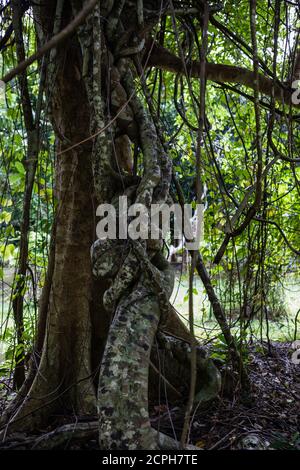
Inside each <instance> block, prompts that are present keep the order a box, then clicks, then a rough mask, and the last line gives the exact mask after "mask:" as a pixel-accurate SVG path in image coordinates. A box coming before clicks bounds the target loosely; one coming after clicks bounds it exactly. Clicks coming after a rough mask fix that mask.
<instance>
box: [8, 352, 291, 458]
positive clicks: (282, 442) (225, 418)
mask: <svg viewBox="0 0 300 470" xmlns="http://www.w3.org/2000/svg"><path fill="white" fill-rule="evenodd" d="M264 346H265V347H261V345H259V346H258V345H253V346H251V348H250V354H249V358H248V370H249V373H250V379H251V383H252V392H251V396H249V400H247V402H246V403H245V402H242V401H241V400H240V399H239V394H238V393H237V391H236V390H233V389H232V382H231V381H230V380H228V377H230V375H227V379H225V380H224V381H223V388H222V392H221V394H220V397H219V398H218V399H217V400H214V401H213V402H210V403H208V404H207V405H206V406H202V407H201V408H199V409H196V411H195V413H194V417H193V421H192V425H191V428H190V442H191V443H192V444H194V445H196V446H197V447H199V448H200V449H207V450H221V449H231V450H235V449H298V450H300V365H296V364H293V362H292V360H291V356H292V353H293V350H292V349H291V344H290V343H272V344H271V354H267V348H266V344H265V345H264ZM223 375H224V371H223ZM1 382H2V387H1V388H0V414H1V412H3V409H4V407H5V403H7V402H6V400H7V397H8V396H7V387H4V386H3V385H4V382H5V380H3V379H2V380H1ZM5 390H6V391H5ZM5 396H6V398H5ZM10 398H12V397H10ZM184 412H185V408H184V405H183V404H179V406H176V407H169V406H168V405H167V404H161V405H158V404H155V403H151V405H150V415H151V422H152V425H153V427H155V428H157V429H158V428H159V430H160V431H161V432H164V433H166V434H169V435H170V436H172V437H174V436H176V438H177V439H180V433H181V430H182V426H183V418H184ZM55 421H56V426H58V427H59V426H63V425H66V424H71V428H72V431H71V434H70V432H69V433H68V434H67V439H61V436H59V435H55V436H54V440H53V441H52V442H51V440H52V437H51V435H50V434H49V433H50V431H51V430H52V429H53V427H52V428H50V427H49V429H44V430H43V432H41V433H40V434H39V435H35V436H26V435H24V434H21V433H16V434H15V435H12V436H11V439H9V441H8V442H6V444H4V445H3V444H2V445H1V446H0V448H2V449H3V448H9V449H24V448H25V449H30V448H37V447H38V448H39V445H37V443H38V442H39V441H40V440H41V438H42V441H43V439H44V438H45V437H47V439H44V441H45V444H46V446H48V445H49V444H50V448H60V449H71V450H79V449H87V450H96V449H97V447H98V446H97V421H96V417H94V421H93V422H92V423H91V424H92V430H91V431H89V432H88V433H87V434H86V436H84V433H82V432H79V433H78V434H77V432H76V426H79V427H80V423H84V425H86V423H87V421H86V420H83V421H82V420H80V418H79V419H78V417H76V420H75V418H73V419H66V417H56V419H55ZM60 429H61V428H60ZM51 434H53V433H51ZM56 444H58V446H57V445H56ZM44 448H45V447H44Z"/></svg>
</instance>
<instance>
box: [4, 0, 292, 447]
mask: <svg viewBox="0 0 300 470" xmlns="http://www.w3.org/2000/svg"><path fill="white" fill-rule="evenodd" d="M246 3H248V2H246ZM279 3H280V2H279ZM135 5H136V10H134V11H136V14H133V9H134V6H135ZM11 7H12V15H13V16H12V17H13V22H12V25H13V30H14V34H15V41H16V46H17V53H18V54H17V56H18V61H19V62H20V64H19V66H18V67H17V69H16V70H15V71H13V72H12V73H8V74H7V75H6V76H5V77H4V81H8V80H9V79H11V78H12V76H13V75H14V74H16V73H19V77H20V78H19V86H20V90H21V94H22V97H23V113H24V119H25V117H26V114H25V112H26V109H27V111H28V108H29V107H30V96H29V94H28V85H27V84H26V71H25V65H28V63H29V62H30V61H27V63H26V64H25V65H22V60H24V59H25V53H24V44H23V37H22V15H23V14H24V10H23V8H22V2H20V1H18V0H14V1H12V3H11ZM277 7H278V5H277ZM277 7H276V8H277ZM220 8H221V6H220V5H219V4H218V3H217V2H210V3H208V2H202V1H201V2H182V1H178V2H176V1H174V2H170V1H166V2H164V1H160V0H157V1H156V0H144V1H143V0H138V1H137V2H131V1H129V0H122V1H119V2H113V1H103V2H96V1H90V2H87V3H86V2H82V1H80V0H70V1H66V0H65V1H63V0H57V1H53V2H49V3H48V4H45V2H35V3H34V4H33V6H32V10H33V14H34V22H35V28H36V37H37V41H38V48H39V50H41V51H43V58H41V57H42V54H37V55H36V56H35V57H34V58H39V60H40V61H39V73H40V76H41V78H42V80H41V83H42V85H41V86H42V91H41V93H43V91H44V90H45V93H46V101H47V108H48V109H47V112H48V115H49V119H50V121H51V124H52V127H53V130H54V133H55V139H56V148H57V160H56V162H55V192H56V200H57V204H56V208H55V217H54V222H53V229H52V239H51V249H50V254H49V260H48V272H47V277H46V281H45V285H44V288H43V293H42V296H41V299H40V306H39V322H38V331H37V337H36V341H35V348H34V352H33V358H32V361H31V368H30V372H29V374H28V376H27V378H26V380H25V381H24V383H23V385H22V387H21V389H20V391H19V394H18V397H17V399H16V400H15V401H14V402H13V404H12V405H11V406H10V407H9V409H8V410H7V413H6V415H5V417H4V419H3V422H4V423H7V422H9V427H8V431H10V430H11V431H12V430H14V429H26V430H31V431H32V430H34V429H37V428H38V427H39V426H41V425H42V424H43V423H45V422H47V420H49V417H51V415H53V414H54V413H55V412H56V411H58V410H63V411H64V412H65V413H67V411H69V412H75V413H76V414H78V415H80V416H82V415H89V416H94V415H96V414H97V411H96V409H97V406H98V413H99V416H100V425H99V428H100V445H101V446H102V448H109V449H112V448H118V449H135V448H147V449H152V448H153V449H155V448H159V447H160V446H173V445H174V443H173V442H170V441H168V440H166V439H165V438H164V441H163V442H162V441H161V440H160V439H162V438H163V436H160V439H157V433H156V432H154V430H153V429H152V428H151V426H150V421H149V416H148V398H147V395H148V370H149V363H150V353H151V350H152V356H151V361H152V362H153V361H154V362H155V354H156V353H155V347H154V348H153V345H154V344H155V341H157V342H158V344H159V349H160V350H168V348H169V347H170V346H168V347H167V348H166V344H168V345H169V344H170V343H171V344H172V348H174V349H175V350H180V351H184V352H182V353H181V355H178V357H177V360H179V361H182V362H183V363H184V364H185V365H186V366H187V369H190V371H191V372H190V373H191V384H192V385H193V387H194V389H193V391H192V393H191V395H190V400H189V402H188V412H187V420H188V418H189V413H190V412H191V410H192V406H193V401H194V394H195V391H196V392H199V390H200V392H201V390H202V395H201V400H202V399H203V400H204V399H208V398H211V397H212V396H214V395H215V394H216V393H217V392H218V390H219V373H218V371H217V369H216V368H215V366H214V365H213V363H212V362H211V361H210V360H209V359H207V358H203V357H201V354H200V353H199V352H197V351H198V345H197V343H196V341H195V338H194V335H193V332H189V331H188V330H187V329H186V328H185V327H184V325H183V324H181V322H180V320H179V317H177V315H176V313H174V311H173V310H172V309H171V308H170V306H169V303H168V299H169V295H170V293H171V291H172V286H173V284H172V275H171V273H170V270H169V265H168V263H167V262H166V261H165V260H164V258H163V256H162V245H161V241H158V243H156V244H153V243H152V244H151V243H150V241H148V242H147V243H139V242H137V243H129V244H128V243H125V242H124V243H123V242H121V241H120V240H117V241H116V243H108V244H107V243H106V244H105V243H102V242H101V243H100V242H96V243H95V244H94V245H93V243H94V241H95V208H96V207H97V205H98V204H100V203H107V202H110V203H111V202H114V201H115V199H116V198H117V197H118V196H119V195H122V194H127V195H128V196H129V198H131V200H132V202H138V203H143V204H145V205H146V207H148V208H149V209H150V205H151V203H164V202H166V201H167V200H168V198H170V193H171V187H172V188H175V190H176V191H177V196H176V197H177V198H178V200H179V201H180V203H181V204H183V203H184V194H183V192H182V190H181V188H180V184H179V182H178V180H177V179H176V175H175V173H174V171H173V170H172V162H171V158H170V155H169V154H170V148H169V147H168V145H167V143H166V141H165V135H164V131H163V129H162V128H161V126H160V125H159V123H158V120H157V110H156V105H155V102H154V100H153V97H152V96H151V93H150V91H149V89H148V83H147V80H146V78H147V73H148V70H149V68H153V67H154V68H157V69H160V70H166V71H170V72H172V73H175V74H176V77H177V78H176V80H177V79H178V80H180V75H183V77H184V78H185V80H186V82H187V84H186V88H187V90H188V94H189V99H190V100H191V108H192V109H193V111H194V113H195V115H196V116H197V122H196V123H194V127H195V128H196V133H197V139H196V140H197V142H196V145H195V154H196V167H197V182H196V186H197V188H196V192H197V199H198V201H200V200H201V197H202V195H203V184H202V185H201V182H202V174H201V161H202V159H203V142H202V141H203V135H204V133H205V132H207V123H206V115H205V89H206V82H207V80H212V81H214V82H217V83H227V84H228V83H238V84H241V85H243V86H244V87H246V88H251V89H252V90H253V91H254V95H253V97H252V99H251V100H250V101H253V102H254V111H255V121H254V123H253V126H254V127H255V129H256V138H255V143H254V147H255V149H256V154H257V159H258V163H257V165H256V169H255V183H254V185H253V188H252V190H251V191H252V192H250V191H249V194H248V195H247V194H246V196H245V199H244V200H243V201H242V202H241V203H240V204H236V205H237V208H236V214H235V216H233V217H231V219H229V229H228V230H227V231H226V232H225V235H224V241H223V243H222V245H221V247H220V249H219V251H218V253H217V256H216V260H215V261H216V262H219V261H220V259H221V258H222V256H223V254H224V252H225V249H226V247H227V245H228V243H229V242H230V240H233V239H234V238H236V237H237V236H239V235H240V234H242V233H243V231H244V230H245V228H246V227H247V226H248V225H249V224H250V223H251V221H252V220H253V219H254V218H255V217H256V216H257V213H258V211H259V209H260V207H261V203H262V199H263V194H262V187H263V186H262V185H263V178H264V177H265V173H264V168H263V157H262V142H261V123H260V112H261V111H260V107H261V103H260V99H259V93H263V94H264V95H266V96H269V97H270V98H271V101H270V104H269V108H270V109H271V114H272V115H273V116H274V114H275V103H276V102H282V103H283V106H284V105H291V104H292V102H291V97H292V93H293V90H292V89H291V87H290V86H289V85H283V84H282V83H281V82H280V81H279V80H278V79H277V78H276V69H275V71H274V70H273V71H270V70H269V69H268V66H267V65H266V64H265V62H264V61H263V60H262V59H261V58H260V57H259V56H258V50H257V40H256V17H255V11H256V2H255V1H251V2H250V9H249V13H248V14H249V18H250V21H249V22H250V29H251V37H252V46H248V44H245V43H244V42H243V41H242V40H241V39H240V38H239V37H238V36H236V35H234V34H233V33H232V32H231V31H228V30H226V28H225V27H224V26H222V25H221V24H220V23H219V22H218V21H217V20H216V19H215V16H216V14H217V13H218V12H219V11H220ZM278 11H280V5H279V7H278V8H277V9H276V12H278ZM83 13H84V14H83ZM74 18H75V19H74ZM72 24H73V25H75V26H76V28H75V26H74V29H72V28H71V27H70V25H72ZM185 24H187V25H189V27H190V29H191V30H193V29H194V32H193V36H192V37H193V39H191V37H190V38H189V40H190V41H193V42H194V43H195V44H197V45H198V55H199V57H198V58H197V59H196V58H195V57H194V56H193V57H189V56H186V51H185V45H183V43H182V42H181V38H180V34H181V32H180V30H179V25H185ZM166 25H168V26H170V27H171V26H172V28H173V31H174V35H173V37H172V39H170V38H169V37H168V35H167V33H166ZM209 25H210V26H212V27H214V28H217V30H218V31H219V32H220V31H222V32H224V31H225V32H226V35H227V36H228V37H229V38H230V39H231V40H233V41H234V42H235V43H238V44H239V45H241V46H242V47H243V48H244V49H245V50H246V51H247V52H248V54H250V56H251V58H252V61H253V70H249V69H245V68H241V67H235V66H230V65H224V64H216V63H215V64H214V63H207V59H206V55H207V37H208V27H209ZM199 28H201V32H200V33H199V32H198V29H199ZM188 29H189V28H186V29H185V28H184V26H183V31H184V34H186V35H187V38H188V33H187V31H188ZM275 29H276V27H275ZM199 37H200V39H201V44H200V45H199ZM50 38H52V39H50ZM49 40H50V42H51V41H52V42H51V45H50V46H47V45H48V44H49ZM197 41H198V42H197ZM177 47H178V49H179V54H178V55H177V54H176V52H175V50H176V48H177ZM171 49H173V50H171ZM259 67H260V68H261V69H262V70H263V71H264V73H265V74H266V75H269V76H265V75H262V74H260V72H259ZM44 74H45V80H44V78H43V77H44ZM193 77H195V78H199V79H200V90H199V100H198V99H197V97H195V95H194V91H193V88H192V86H191V79H192V78H193ZM295 107H298V105H297V104H296V105H295ZM178 111H179V112H180V114H181V116H182V118H183V120H184V121H186V120H187V119H188V118H187V117H186V116H185V114H184V112H183V111H182V109H181V108H179V109H178ZM30 112H31V113H32V111H30ZM27 116H28V114H27ZM38 116H39V113H38ZM273 121H274V119H273ZM271 125H273V126H274V122H272V123H271ZM26 130H27V139H28V142H27V143H28V159H29V162H30V159H32V158H34V161H35V162H36V160H37V158H38V152H39V146H38V144H37V141H38V132H39V123H38V121H37V122H36V123H35V127H34V132H35V134H34V135H33V134H32V124H31V123H30V122H29V123H28V125H27V126H26ZM30 136H31V137H32V139H33V142H34V144H35V146H34V145H33V150H32V144H31V141H30ZM133 147H134V155H135V158H134V157H133V151H132V148H133ZM275 151H276V152H278V155H279V158H281V157H282V155H281V154H280V152H279V150H278V149H277V150H276V147H275V145H274V152H275ZM30 152H31V153H30ZM32 152H33V157H32V156H31V155H32ZM286 158H289V157H286ZM291 161H292V162H293V161H296V159H294V160H293V159H292V160H291ZM140 168H142V171H141V169H140ZM27 171H28V174H31V175H32V177H33V178H34V166H32V165H31V166H30V165H29V166H28V167H27ZM32 177H31V181H29V182H28V183H27V184H26V187H27V189H28V196H27V197H25V202H24V204H25V203H26V204H27V207H28V204H29V207H30V194H31V191H32V182H33V179H32ZM30 187H31V189H30ZM252 196H253V197H254V199H253V200H252V202H251V203H250V204H249V201H250V200H251V197H252ZM26 210H27V211H28V209H26V208H25V205H24V214H26ZM241 215H244V218H243V220H242V222H241V223H240V225H237V221H238V219H239V217H240V216H241ZM22 233H23V242H24V245H26V239H27V237H28V223H27V226H26V221H25V222H24V223H23V232H22ZM91 246H93V249H92V263H91V258H90V249H91ZM24 251H25V255H24V259H23V261H20V263H21V269H20V270H19V274H20V276H21V277H22V276H24V274H25V272H26V246H25V248H24ZM108 255H109V256H108ZM107 256H108V259H107ZM192 258H193V264H192V266H193V268H195V269H196V270H197V271H198V273H199V275H200V277H201V280H202V282H203V283H204V286H205V288H206V290H207V294H208V297H209V299H210V301H211V304H212V308H213V311H214V314H215V316H216V318H217V320H218V322H219V324H220V327H221V329H222V331H223V334H224V337H225V340H226V342H227V344H228V348H229V351H230V355H231V359H232V363H233V365H234V367H235V368H236V369H237V370H238V371H239V372H240V374H241V379H242V383H243V386H244V387H247V386H248V382H247V374H246V371H245V370H244V367H243V363H242V361H241V358H240V354H239V351H238V348H237V346H236V343H235V341H234V338H233V336H232V333H231V331H230V328H229V327H228V324H227V320H226V317H225V314H224V310H223V308H222V305H221V303H220V301H219V299H218V297H217V295H216V293H215V291H214V288H213V285H212V282H211V279H210V277H209V275H208V273H207V271H206V268H205V266H204V263H203V260H202V258H201V256H200V254H199V253H198V252H197V253H194V254H192ZM112 261H113V263H112ZM119 261H121V262H120V263H119ZM109 263H111V264H109ZM192 271H193V269H192ZM93 273H94V276H93ZM192 275H193V272H192V274H191V276H192ZM108 278H109V279H113V283H112V284H109V283H108V281H107V279H108ZM191 285H192V283H191ZM21 291H22V289H21V288H20V286H19V287H18V290H17V292H16V297H15V298H16V299H17V300H18V302H19V307H18V306H16V313H17V314H16V324H17V325H19V327H20V335H19V336H20V338H19V342H20V343H21V342H22V315H21V314H20V312H21V311H22V307H21V305H22V293H21ZM190 310H191V313H192V305H191V309H190ZM18 312H19V313H18ZM149 312H151V315H149ZM113 314H114V321H113V322H111V319H112V316H113ZM108 331H109V334H108ZM174 336H175V338H177V340H176V339H175V340H174ZM178 337H179V339H180V340H178ZM172 338H173V339H172ZM183 345H184V346H183ZM159 354H160V353H158V354H156V355H157V357H156V360H157V363H159ZM100 365H101V366H100ZM22 367H23V365H22V361H21V362H19V364H18V366H17V369H16V371H18V370H19V371H20V370H21V371H23V372H21V378H20V376H19V378H17V379H16V382H17V386H18V387H19V386H20V385H21V384H22V382H23V379H24V377H23V376H22V373H23V374H24V369H22ZM153 367H154V368H155V364H154V365H153ZM99 368H100V372H99ZM196 369H198V372H200V378H201V383H200V385H199V384H196V382H195V375H196ZM156 370H157V369H156ZM158 374H160V372H158ZM163 380H164V381H165V382H166V383H167V384H168V386H170V387H172V385H171V384H172V371H171V370H170V371H166V373H165V377H163ZM157 383H158V380H157V376H156V380H154V381H153V383H151V384H150V385H151V387H154V388H155V387H157ZM137 384H138V386H137ZM96 390H97V393H96ZM187 422H188V421H187ZM183 444H185V439H184V440H183Z"/></svg>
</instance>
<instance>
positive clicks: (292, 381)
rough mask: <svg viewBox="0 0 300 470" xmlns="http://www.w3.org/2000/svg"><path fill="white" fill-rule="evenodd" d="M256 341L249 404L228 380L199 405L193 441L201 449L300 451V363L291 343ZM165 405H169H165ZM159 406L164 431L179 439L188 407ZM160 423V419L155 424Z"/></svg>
mask: <svg viewBox="0 0 300 470" xmlns="http://www.w3.org/2000/svg"><path fill="white" fill-rule="evenodd" d="M264 346H265V347H261V345H259V346H258V345H253V346H252V347H251V348H250V354H249V359H248V361H249V364H248V370H249V374H250V380H251V384H252V392H251V397H249V402H248V403H247V404H245V403H243V402H242V401H241V400H240V399H239V395H238V394H237V393H236V392H235V391H234V390H232V387H231V384H230V381H228V380H225V381H224V383H223V389H222V393H221V396H220V397H219V398H218V399H217V400H215V401H214V402H213V403H209V404H207V405H206V406H203V407H202V408H201V409H198V410H196V412H195V414H194V419H193V422H192V425H191V428H190V441H191V442H192V443H193V444H194V445H196V446H197V447H200V448H202V449H210V450H213V449H218V450H221V449H233V450H234V449H298V450H300V364H298V365H296V364H293V362H292V361H291V356H292V353H293V350H292V349H291V344H290V343H278V342H276V343H275V342H273V343H271V353H270V354H267V347H266V346H267V345H266V344H264ZM229 377H230V376H229ZM163 407H165V408H166V406H165V405H163ZM163 407H160V408H161V409H159V408H157V409H156V410H157V413H158V414H159V413H160V414H161V416H160V417H154V416H153V420H154V421H155V422H156V423H158V422H160V429H161V431H162V432H165V433H167V434H170V435H173V436H174V433H175V434H177V437H179V438H180V431H181V429H182V424H183V417H184V414H183V410H182V409H180V408H174V409H170V410H166V409H165V411H164V413H163V414H162V411H163ZM156 425H157V424H156Z"/></svg>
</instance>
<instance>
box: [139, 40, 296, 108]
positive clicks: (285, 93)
mask: <svg viewBox="0 0 300 470" xmlns="http://www.w3.org/2000/svg"><path fill="white" fill-rule="evenodd" d="M146 56H147V53H146ZM147 65H148V66H149V67H151V66H152V67H158V68H160V69H163V70H166V71H169V72H174V73H182V74H183V73H185V69H186V70H187V72H188V74H189V76H190V77H192V78H200V68H201V67H200V62H197V61H192V62H191V63H187V64H186V65H185V66H184V65H183V63H182V60H181V59H180V58H179V57H177V56H176V55H175V54H173V53H171V52H170V51H169V50H167V49H165V48H164V47H162V46H160V45H158V44H155V45H154V47H153V48H152V51H151V55H150V57H149V60H148V63H147ZM254 78H255V77H254V72H253V71H251V70H248V69H246V68H243V67H236V66H233V65H225V64H213V63H207V64H206V79H207V80H211V81H214V82H219V83H220V82H221V83H239V84H240V85H244V86H245V87H247V88H251V89H252V90H254V81H255V80H254ZM273 88H274V97H275V100H276V101H277V102H279V103H281V104H286V105H292V106H293V107H295V108H299V107H300V104H296V103H292V100H291V97H292V93H293V90H292V89H291V88H288V87H286V86H284V85H283V84H282V85H279V84H278V83H274V81H273V80H272V79H270V78H268V77H265V76H264V75H262V74H259V83H258V91H259V92H260V93H262V94H264V95H266V96H271V95H272V90H273Z"/></svg>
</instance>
